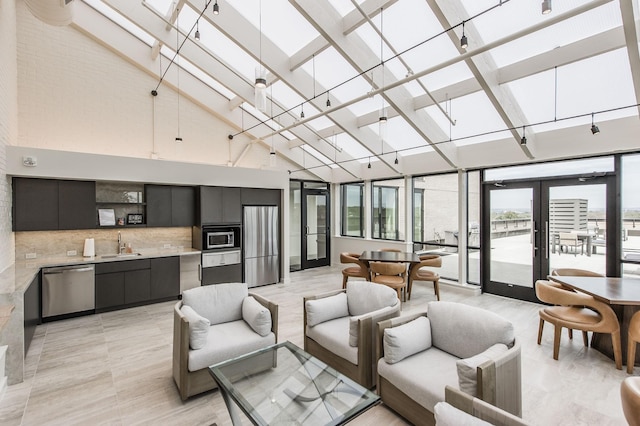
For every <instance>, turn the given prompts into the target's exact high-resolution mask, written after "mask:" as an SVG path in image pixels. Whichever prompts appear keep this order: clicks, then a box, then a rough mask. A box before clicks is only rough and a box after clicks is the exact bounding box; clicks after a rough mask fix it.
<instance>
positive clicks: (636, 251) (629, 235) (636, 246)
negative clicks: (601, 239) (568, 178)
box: [620, 154, 640, 278]
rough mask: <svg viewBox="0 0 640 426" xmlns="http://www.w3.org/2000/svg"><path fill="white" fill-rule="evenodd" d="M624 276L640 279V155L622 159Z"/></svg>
mask: <svg viewBox="0 0 640 426" xmlns="http://www.w3.org/2000/svg"><path fill="white" fill-rule="evenodd" d="M621 167H622V191H621V198H622V214H621V217H622V227H621V235H620V236H621V238H622V275H623V276H631V277H637V278H640V155H638V154H634V155H626V156H624V157H622V165H621Z"/></svg>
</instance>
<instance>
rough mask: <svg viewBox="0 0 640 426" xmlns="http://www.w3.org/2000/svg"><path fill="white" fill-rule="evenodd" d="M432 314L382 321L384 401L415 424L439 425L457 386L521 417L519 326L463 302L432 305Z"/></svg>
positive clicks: (380, 361)
mask: <svg viewBox="0 0 640 426" xmlns="http://www.w3.org/2000/svg"><path fill="white" fill-rule="evenodd" d="M427 312H428V315H427ZM427 312H423V313H415V314H412V315H407V316H404V315H403V316H402V317H398V318H393V319H390V320H387V321H381V322H380V323H378V338H377V339H376V349H377V358H379V359H378V384H377V392H378V395H380V397H381V399H382V402H384V403H385V405H387V406H388V407H389V408H391V409H392V410H394V411H396V412H397V413H398V414H400V415H401V416H403V417H404V418H405V419H407V420H408V421H410V422H411V423H414V424H420V425H433V424H435V418H434V407H435V405H436V404H437V403H438V402H441V401H444V400H445V387H446V386H453V387H455V388H459V389H460V390H462V391H463V392H466V393H467V394H469V395H471V396H473V397H477V398H479V399H481V400H483V401H485V402H487V403H489V404H492V405H494V406H496V407H498V408H501V409H503V410H505V411H508V412H510V413H511V414H513V415H515V416H521V415H522V383H521V362H520V359H521V354H520V344H519V343H518V342H517V341H516V339H515V337H514V330H513V325H512V324H511V323H510V322H509V321H507V320H506V319H504V318H502V317H500V316H498V315H496V314H494V313H493V312H490V311H487V310H484V309H480V308H476V307H473V306H468V305H465V304H462V303H453V302H429V303H428V304H427Z"/></svg>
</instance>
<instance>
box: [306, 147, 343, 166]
mask: <svg viewBox="0 0 640 426" xmlns="http://www.w3.org/2000/svg"><path fill="white" fill-rule="evenodd" d="M300 148H302V150H304V151H306V152H307V153H309V154H311V155H313V156H314V157H315V158H316V159H317V160H318V161H320V162H322V163H324V164H326V165H327V166H332V168H333V167H334V166H335V164H334V162H333V161H332V160H330V159H329V158H327V157H326V156H325V155H323V154H322V153H320V151H318V150H317V149H315V148H314V147H312V146H310V145H307V144H305V145H302V146H301V147H300Z"/></svg>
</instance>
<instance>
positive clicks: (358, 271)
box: [340, 253, 370, 288]
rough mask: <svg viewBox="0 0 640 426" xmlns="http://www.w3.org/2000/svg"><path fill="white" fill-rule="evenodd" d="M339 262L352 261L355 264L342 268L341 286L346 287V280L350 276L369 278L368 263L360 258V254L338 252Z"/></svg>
mask: <svg viewBox="0 0 640 426" xmlns="http://www.w3.org/2000/svg"><path fill="white" fill-rule="evenodd" d="M340 263H347V264H348V263H353V264H355V265H356V266H349V267H347V268H344V269H343V270H342V288H347V280H348V279H349V277H352V278H364V279H365V280H367V281H369V280H370V274H369V263H368V262H365V261H362V260H360V255H359V254H356V253H340Z"/></svg>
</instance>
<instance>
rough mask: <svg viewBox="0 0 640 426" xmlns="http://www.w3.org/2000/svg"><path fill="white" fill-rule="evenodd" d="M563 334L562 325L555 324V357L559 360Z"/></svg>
mask: <svg viewBox="0 0 640 426" xmlns="http://www.w3.org/2000/svg"><path fill="white" fill-rule="evenodd" d="M561 335H562V326H560V325H557V324H556V326H555V330H554V332H553V359H555V360H556V361H557V360H558V355H559V353H560V336H561Z"/></svg>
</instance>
